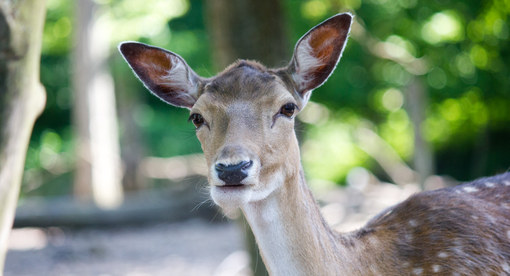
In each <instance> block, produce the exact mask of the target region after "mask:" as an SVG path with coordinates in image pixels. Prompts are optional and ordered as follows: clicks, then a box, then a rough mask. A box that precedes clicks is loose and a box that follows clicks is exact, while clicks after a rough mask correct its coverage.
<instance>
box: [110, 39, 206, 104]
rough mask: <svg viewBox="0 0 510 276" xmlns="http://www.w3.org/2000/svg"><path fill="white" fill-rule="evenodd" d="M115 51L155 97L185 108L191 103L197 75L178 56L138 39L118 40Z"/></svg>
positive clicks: (194, 95)
mask: <svg viewBox="0 0 510 276" xmlns="http://www.w3.org/2000/svg"><path fill="white" fill-rule="evenodd" d="M119 51H120V52H121V54H122V56H123V57H124V59H125V60H126V61H127V63H128V64H129V66H130V67H131V69H132V70H133V72H134V73H135V75H136V76H138V78H139V79H140V80H141V81H142V83H143V84H144V85H145V87H147V89H149V91H151V92H152V93H153V94H154V95H156V96H157V97H158V98H160V99H162V100H163V101H165V102H167V103H169V104H171V105H174V106H178V107H185V108H188V109H189V108H191V107H192V106H193V105H194V104H195V102H196V100H197V98H198V88H199V84H200V81H201V78H200V77H199V76H198V75H197V74H196V73H195V72H193V70H192V69H191V68H190V67H189V66H188V65H187V64H186V62H185V61H184V59H183V58H181V57H180V56H179V55H177V54H174V53H172V52H170V51H167V50H165V49H162V48H158V47H154V46H150V45H146V44H143V43H138V42H124V43H121V44H120V45H119Z"/></svg>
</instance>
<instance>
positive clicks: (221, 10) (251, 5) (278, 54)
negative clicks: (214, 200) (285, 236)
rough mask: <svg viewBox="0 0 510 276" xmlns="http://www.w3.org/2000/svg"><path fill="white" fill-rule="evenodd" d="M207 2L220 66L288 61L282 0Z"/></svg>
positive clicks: (253, 250) (254, 256) (255, 264)
mask: <svg viewBox="0 0 510 276" xmlns="http://www.w3.org/2000/svg"><path fill="white" fill-rule="evenodd" d="M204 3H205V4H206V10H207V11H206V12H207V14H206V16H207V23H208V24H207V25H208V27H209V33H210V34H211V41H212V43H213V56H214V64H215V67H216V69H217V70H221V69H223V68H225V67H226V66H227V65H229V64H230V63H232V62H234V61H235V60H237V59H239V58H241V59H255V60H257V61H260V62H262V63H263V64H264V65H266V66H269V67H280V66H284V65H286V64H287V63H288V62H289V60H290V48H289V47H288V43H287V41H288V40H287V35H286V32H285V24H284V23H285V20H284V15H283V11H282V8H281V3H280V1H275V0H241V1H228V0H215V1H204ZM241 223H242V224H243V225H242V227H243V229H246V238H245V239H246V243H247V245H248V250H249V251H250V255H251V266H252V270H253V272H254V275H267V274H268V273H267V271H266V269H265V267H264V265H263V262H262V258H261V257H260V256H259V253H258V248H257V245H256V244H255V238H254V237H253V233H252V232H251V230H250V227H249V226H247V225H246V221H244V220H242V222H241Z"/></svg>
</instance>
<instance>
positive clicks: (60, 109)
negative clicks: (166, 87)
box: [15, 0, 510, 275]
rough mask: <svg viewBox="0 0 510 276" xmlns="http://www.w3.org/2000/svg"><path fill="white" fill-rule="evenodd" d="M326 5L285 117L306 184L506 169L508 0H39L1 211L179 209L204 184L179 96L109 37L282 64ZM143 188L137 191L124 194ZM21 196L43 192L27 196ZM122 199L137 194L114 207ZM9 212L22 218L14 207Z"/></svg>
mask: <svg viewBox="0 0 510 276" xmlns="http://www.w3.org/2000/svg"><path fill="white" fill-rule="evenodd" d="M339 12H351V13H352V14H354V15H355V23H354V24H353V26H352V29H351V35H350V39H349V42H348V44H347V47H346V49H345V51H344V53H343V57H342V59H341V61H340V64H339V66H338V67H337V69H336V71H335V72H334V73H333V75H332V76H331V77H330V78H329V80H328V81H327V82H326V83H325V84H324V85H323V86H322V87H320V88H318V89H316V90H315V91H314V93H313V95H312V98H311V102H310V103H309V104H308V106H307V108H306V109H304V110H303V111H302V112H301V113H300V114H299V116H298V124H297V127H296V130H297V133H298V136H299V139H300V142H301V148H302V160H303V165H304V169H305V172H306V176H307V178H308V181H309V184H310V185H311V187H312V189H314V190H315V191H324V190H328V189H332V188H335V187H340V186H346V185H352V184H353V183H354V184H355V183H356V182H359V181H358V180H360V182H363V181H365V182H366V179H367V178H366V176H367V175H370V178H371V179H374V178H375V179H379V180H380V181H381V182H390V183H395V184H399V185H398V186H399V187H404V184H409V183H419V188H421V189H431V188H434V187H438V186H437V185H436V184H437V182H438V179H440V182H441V181H442V182H443V184H442V185H444V182H449V183H457V181H466V180H470V179H474V178H477V177H481V176H486V175H493V174H497V173H502V172H505V171H508V170H509V168H510V24H509V20H508V19H509V15H510V0H486V1H471V0H469V1H453V0H441V1H439V0H430V1H418V0H303V1H297V0H279V1H262V0H260V1H253V0H243V1H228V0H215V1H199V0H144V1H138V0H94V1H85V0H80V1H66V0H47V12H46V22H45V25H44V33H43V41H42V57H41V82H42V84H43V85H44V87H45V88H46V94H47V103H46V107H45V109H44V112H43V113H42V115H41V116H40V117H39V118H38V120H37V122H36V124H35V127H34V130H33V134H32V136H31V140H30V144H29V148H28V152H27V156H26V164H25V169H24V175H23V183H22V186H21V193H20V207H23V206H27V205H28V207H30V206H32V207H30V208H27V209H25V212H23V210H20V209H18V213H17V222H15V226H18V227H19V226H54V224H58V223H57V222H55V221H52V219H54V218H56V217H58V216H60V217H61V218H62V220H61V221H60V223H64V224H65V223H67V224H71V225H72V224H82V222H83V224H87V222H85V221H82V222H80V220H85V219H87V218H88V219H90V218H93V216H92V217H87V216H83V214H86V213H87V212H91V213H94V212H97V210H96V209H93V210H92V211H91V209H90V208H89V209H86V208H84V207H83V206H89V205H76V206H75V205H72V204H74V203H71V204H69V199H70V201H71V202H88V203H90V202H92V201H94V202H95V204H97V205H98V206H100V207H101V208H103V209H105V210H114V209H116V207H119V206H124V210H126V213H122V212H118V213H110V214H106V216H104V214H103V217H102V221H98V220H96V221H95V223H98V224H110V225H111V224H115V223H117V222H119V221H122V216H123V215H126V214H128V215H127V216H129V214H131V215H132V214H133V213H137V212H138V216H142V217H145V218H147V217H151V216H152V217H154V218H160V219H161V218H163V219H168V218H169V217H168V216H171V214H170V213H171V212H169V211H173V212H172V213H173V214H174V216H181V217H180V218H182V216H186V217H189V216H191V215H193V212H194V211H196V209H199V208H201V207H200V206H201V203H200V202H201V201H203V200H204V198H207V192H206V191H205V190H204V191H201V188H199V187H205V186H206V180H205V178H204V175H205V173H206V169H205V166H204V164H203V163H204V161H203V160H202V156H201V148H200V144H199V142H198V140H197V139H196V138H195V134H194V127H193V125H192V124H191V123H189V122H188V121H187V119H188V116H189V113H188V111H187V110H184V109H178V108H173V107H171V106H169V105H167V104H165V103H163V102H162V101H160V100H158V99H157V98H156V97H154V96H152V95H151V94H150V93H149V92H148V91H147V90H146V89H145V88H144V87H143V86H142V84H141V83H140V82H139V81H138V80H137V79H136V77H135V76H134V75H133V73H132V72H131V71H130V69H129V67H128V66H127V64H126V63H125V62H124V60H123V59H122V57H121V55H120V54H119V53H118V51H117V45H118V44H119V43H120V42H121V41H126V40H135V41H140V42H144V43H148V44H152V45H155V46H158V47H162V48H166V49H169V50H171V51H173V52H175V53H177V54H179V55H180V56H182V57H183V58H184V59H185V60H186V61H187V62H188V64H189V65H190V66H191V67H192V68H193V69H194V70H195V72H197V73H198V74H199V75H201V76H203V77H210V76H213V75H215V74H216V73H217V72H219V71H220V70H222V69H223V68H224V67H225V66H226V65H228V64H229V63H231V62H232V61H234V60H235V59H236V58H245V59H257V60H260V61H262V62H263V63H264V64H266V65H270V66H275V67H276V66H285V65H286V64H287V63H288V61H289V60H290V58H291V55H292V50H293V45H294V44H295V43H296V42H297V40H298V39H299V38H300V37H301V36H302V35H303V34H304V33H305V32H306V31H308V30H309V29H310V28H311V27H313V26H315V25H316V24H318V23H320V22H321V21H323V20H325V19H326V18H328V17H330V16H332V15H334V14H336V13H339ZM438 175H439V176H441V177H437V176H438ZM446 180H448V181H446ZM449 180H452V181H451V182H450V181H449ZM378 183H379V182H378ZM392 186H396V185H392ZM440 186H441V185H440ZM175 187H177V188H175ZM186 187H188V188H186ZM189 187H191V188H189ZM197 187H198V188H197ZM186 189H187V190H188V194H182V193H181V192H182V190H186ZM147 191H149V192H150V193H152V196H151V197H144V196H142V197H137V198H136V197H135V199H136V200H133V197H130V195H132V194H143V193H145V192H147ZM415 191H416V190H412V191H409V190H408V191H407V192H406V193H407V194H406V196H407V195H408V194H409V193H410V192H415ZM189 193H193V194H200V196H198V201H196V200H197V197H193V196H191V197H190V196H189ZM154 194H156V195H159V197H154ZM374 194H375V195H376V196H381V194H380V193H378V192H376V193H374ZM346 197H347V198H349V196H346ZM56 198H67V200H68V201H67V203H62V202H60V201H55V199H56ZM190 198H192V199H193V200H195V201H193V202H190V203H189V204H188V205H182V204H181V205H179V206H180V207H179V206H177V205H178V204H177V203H175V202H184V201H189V199H190ZM344 198H345V196H344ZM34 199H37V201H35V202H36V203H37V202H39V203H40V200H41V199H43V200H42V201H43V202H50V203H47V204H46V205H40V204H39V203H38V204H39V205H38V204H33V205H31V203H30V202H32V203H34V201H33V200H34ZM77 199H78V200H77ZM353 200H357V198H354V199H353ZM59 202H60V203H62V204H60V203H59ZM129 202H135V203H136V202H137V203H136V204H134V205H131V207H129V208H126V207H125V206H126V204H127V205H129V204H128V203H129ZM88 203H87V204H88ZM174 203H175V204H177V205H175V204H174ZM202 203H208V202H207V201H203V202H202ZM137 204H138V205H137ZM144 204H146V205H144ZM147 204H152V205H153V207H151V208H152V209H151V208H148V207H147ZM158 204H159V205H158ZM169 204H170V205H169ZM172 204H174V205H172ZM205 205H207V204H205ZM41 206H45V207H41ZM94 206H95V205H94ZM133 206H135V207H133ZM154 206H156V207H154ZM193 207H195V208H193ZM372 207H373V206H372ZM87 208H88V207H87ZM101 208H99V209H101ZM130 208H131V209H130ZM144 208H145V209H144ZM346 208H348V207H346ZM118 209H119V210H120V209H122V208H118ZM191 209H193V210H191ZM351 209H356V208H351ZM376 209H377V210H381V208H380V206H378V207H377V208H376ZM143 210H145V211H143ZM331 210H333V211H335V212H337V211H338V210H339V209H335V208H333V209H331ZM356 210H357V211H359V210H358V209H356ZM38 211H41V212H42V213H44V212H46V214H44V215H46V216H39V215H41V214H42V213H40V212H38ZM142 211H143V212H142ZM157 212H159V213H157ZM371 212H372V211H371ZM162 214H163V215H162ZM22 215H25V218H26V217H29V218H30V217H31V218H35V221H36V222H34V221H32V222H26V221H25V223H23V222H20V220H19V218H20V217H21V216H22ZM38 216H39V217H38ZM212 216H214V214H213V215H212ZM73 218H74V220H73ZM84 218H85V219H84ZM174 218H176V217H174ZM327 219H328V218H327ZM66 221H67V222H66ZM328 221H329V220H328ZM88 223H90V221H89V222H88ZM92 224H93V223H92ZM50 230H51V229H50ZM48 231H49V230H48ZM52 231H53V230H52ZM207 231H209V230H207ZM50 232H51V231H50ZM219 232H221V231H219ZM182 233H187V230H183V231H182ZM95 235H96V233H94V235H93V236H95ZM151 235H154V234H151ZM183 235H184V236H185V234H183ZM57 236H58V235H57ZM197 236H201V234H197ZM87 239H88V238H87ZM177 239H179V237H177ZM157 242H158V241H155V243H157ZM101 243H103V242H101ZM120 243H121V244H123V243H124V242H120ZM144 244H145V243H144ZM151 244H153V243H151ZM252 244H253V243H252ZM133 250H135V251H138V249H137V248H134V249H133ZM147 250H148V251H150V250H153V249H150V248H149V249H147ZM92 251H93V250H92ZM43 253H44V252H43ZM44 254H46V253H44ZM213 255H214V254H213ZM193 256H195V253H194V254H193ZM36 259H37V258H36ZM101 259H102V257H101ZM20 260H21V259H20ZM254 263H257V262H256V261H255V262H254ZM171 266H173V265H170V267H171ZM183 275H184V274H183Z"/></svg>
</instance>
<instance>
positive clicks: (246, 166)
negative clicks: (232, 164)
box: [240, 160, 253, 170]
mask: <svg viewBox="0 0 510 276" xmlns="http://www.w3.org/2000/svg"><path fill="white" fill-rule="evenodd" d="M240 165H241V168H242V169H243V170H247V169H249V168H250V167H251V165H253V161H251V160H250V161H243V162H241V163H240Z"/></svg>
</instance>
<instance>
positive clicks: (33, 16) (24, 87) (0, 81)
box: [0, 0, 46, 271]
mask: <svg viewBox="0 0 510 276" xmlns="http://www.w3.org/2000/svg"><path fill="white" fill-rule="evenodd" d="M45 2H46V1H43V0H6V1H2V2H0V271H3V267H4V260H5V254H6V252H7V239H8V236H9V232H10V229H11V226H12V222H13V219H14V213H15V210H16V203H17V200H18V196H19V190H20V186H21V179H22V174H23V167H24V164H25V155H26V151H27V147H28V142H29V140H30V135H31V133H32V128H33V126H34V123H35V120H36V118H37V117H38V116H39V114H40V113H41V111H42V110H43V109H44V105H45V102H46V94H45V91H44V87H43V86H42V85H41V84H40V82H39V63H40V57H41V41H42V28H43V25H44V18H45V13H46V9H45V4H46V3H45Z"/></svg>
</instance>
